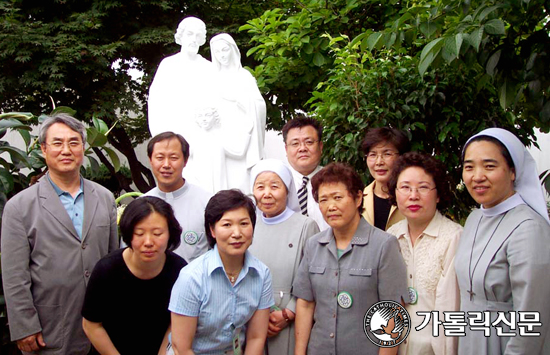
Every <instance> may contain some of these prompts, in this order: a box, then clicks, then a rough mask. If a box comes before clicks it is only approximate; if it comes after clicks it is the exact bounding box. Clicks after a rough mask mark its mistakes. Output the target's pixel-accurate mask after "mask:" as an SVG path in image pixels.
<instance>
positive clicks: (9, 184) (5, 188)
mask: <svg viewBox="0 0 550 355" xmlns="http://www.w3.org/2000/svg"><path fill="white" fill-rule="evenodd" d="M12 190H13V176H12V175H11V174H10V172H9V171H7V170H6V169H4V168H0V191H1V192H2V193H4V194H8V193H10V192H11V191H12Z"/></svg>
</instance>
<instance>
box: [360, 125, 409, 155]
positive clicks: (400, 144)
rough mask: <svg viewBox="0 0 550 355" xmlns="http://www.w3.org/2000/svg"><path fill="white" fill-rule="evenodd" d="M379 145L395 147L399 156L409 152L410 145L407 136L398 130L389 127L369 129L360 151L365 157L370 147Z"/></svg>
mask: <svg viewBox="0 0 550 355" xmlns="http://www.w3.org/2000/svg"><path fill="white" fill-rule="evenodd" d="M380 143H391V144H393V145H394V146H395V148H396V149H397V151H398V152H399V155H402V154H405V153H406V152H408V151H409V150H411V143H410V141H409V138H408V137H407V135H406V134H405V133H404V132H403V131H400V130H398V129H395V128H389V127H379V128H371V129H369V130H368V131H367V133H366V134H365V138H364V139H363V142H362V143H361V150H362V151H363V154H364V155H365V156H366V155H367V154H369V152H370V150H371V149H372V147H374V146H375V145H377V144H380Z"/></svg>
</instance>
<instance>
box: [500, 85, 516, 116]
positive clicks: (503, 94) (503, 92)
mask: <svg viewBox="0 0 550 355" xmlns="http://www.w3.org/2000/svg"><path fill="white" fill-rule="evenodd" d="M515 97H516V87H515V85H514V84H513V83H511V82H509V81H508V80H505V81H504V84H502V86H501V87H500V89H499V97H498V98H499V101H500V107H502V108H503V109H506V108H508V106H510V105H511V104H512V103H513V102H514V98H515Z"/></svg>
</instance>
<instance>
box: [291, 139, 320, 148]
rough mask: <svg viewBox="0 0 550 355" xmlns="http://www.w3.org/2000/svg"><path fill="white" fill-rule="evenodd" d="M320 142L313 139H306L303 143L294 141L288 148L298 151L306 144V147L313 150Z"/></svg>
mask: <svg viewBox="0 0 550 355" xmlns="http://www.w3.org/2000/svg"><path fill="white" fill-rule="evenodd" d="M317 142H319V140H313V139H306V140H305V141H303V142H300V141H292V142H290V143H288V144H287V146H289V147H291V148H293V149H296V148H299V147H300V146H301V145H302V144H304V145H305V146H306V147H308V148H311V147H313V146H314V145H315V143H317Z"/></svg>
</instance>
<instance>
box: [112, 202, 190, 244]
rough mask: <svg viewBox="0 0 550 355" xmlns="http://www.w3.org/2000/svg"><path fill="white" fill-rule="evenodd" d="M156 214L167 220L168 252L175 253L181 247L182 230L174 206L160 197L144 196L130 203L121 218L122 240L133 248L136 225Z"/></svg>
mask: <svg viewBox="0 0 550 355" xmlns="http://www.w3.org/2000/svg"><path fill="white" fill-rule="evenodd" d="M155 212H156V213H158V214H160V215H161V216H163V217H164V218H166V223H167V224H168V233H169V238H168V247H167V250H170V251H173V250H175V249H176V248H177V247H178V246H179V245H180V242H181V232H182V229H181V227H180V224H179V222H178V220H177V219H176V216H175V215H174V210H173V209H172V206H170V205H169V204H168V202H166V201H164V200H162V199H160V198H158V197H153V196H143V197H140V198H138V199H135V200H134V201H132V202H130V204H129V205H128V206H127V207H126V208H125V209H124V212H123V213H122V217H120V223H119V226H120V234H122V240H123V241H124V243H126V245H128V247H130V248H131V247H132V238H133V236H134V228H135V227H136V224H138V223H139V222H141V221H142V220H144V219H145V218H147V217H148V216H149V215H151V214H152V213H155Z"/></svg>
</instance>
